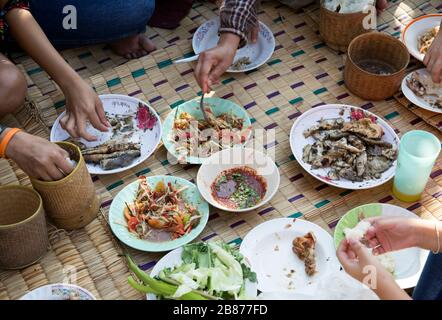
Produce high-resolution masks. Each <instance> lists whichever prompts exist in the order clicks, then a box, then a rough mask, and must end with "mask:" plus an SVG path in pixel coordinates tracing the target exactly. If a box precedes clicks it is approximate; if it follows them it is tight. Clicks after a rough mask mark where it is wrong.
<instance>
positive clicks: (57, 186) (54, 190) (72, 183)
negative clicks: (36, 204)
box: [31, 142, 100, 230]
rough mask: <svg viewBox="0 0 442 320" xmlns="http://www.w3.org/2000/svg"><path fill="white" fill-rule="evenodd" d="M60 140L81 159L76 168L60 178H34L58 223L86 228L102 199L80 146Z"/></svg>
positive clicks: (51, 216)
mask: <svg viewBox="0 0 442 320" xmlns="http://www.w3.org/2000/svg"><path fill="white" fill-rule="evenodd" d="M57 144H58V145H59V146H60V147H62V148H63V149H65V150H66V151H68V152H69V154H70V157H71V159H72V160H75V161H76V162H77V166H76V167H75V169H74V170H73V171H72V172H71V173H70V174H69V175H68V176H66V177H64V178H63V179H61V180H58V181H49V182H48V181H41V180H35V179H31V182H32V185H33V186H34V188H35V189H36V190H37V191H38V192H39V193H40V195H41V197H42V198H43V203H44V207H45V210H46V213H47V214H48V216H49V218H50V219H51V220H52V221H53V223H54V224H55V226H57V227H58V228H61V229H66V230H73V229H78V228H82V227H84V226H85V225H87V224H88V223H89V222H91V221H92V220H93V219H94V218H95V217H96V216H97V214H98V211H99V208H100V199H99V197H98V196H97V194H96V192H95V186H94V184H93V182H92V179H91V176H90V175H89V172H88V171H87V167H86V163H85V161H84V159H83V156H82V155H81V152H80V149H78V147H77V146H75V145H74V144H72V143H68V142H57Z"/></svg>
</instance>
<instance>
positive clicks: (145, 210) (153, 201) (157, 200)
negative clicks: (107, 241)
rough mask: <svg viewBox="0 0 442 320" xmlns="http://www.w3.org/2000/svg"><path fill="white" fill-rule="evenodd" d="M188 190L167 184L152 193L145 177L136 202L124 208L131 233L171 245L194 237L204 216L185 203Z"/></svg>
mask: <svg viewBox="0 0 442 320" xmlns="http://www.w3.org/2000/svg"><path fill="white" fill-rule="evenodd" d="M186 189H187V186H184V187H182V186H179V185H174V184H172V183H170V182H168V183H167V184H166V183H164V181H159V182H158V183H157V184H156V185H155V186H154V188H153V189H152V188H151V187H150V186H149V184H148V183H147V180H146V177H141V178H140V181H139V185H138V190H137V193H136V197H135V200H134V201H133V202H132V203H127V202H126V206H125V208H124V217H125V219H126V223H127V228H128V230H129V232H131V233H133V234H135V235H137V237H139V238H140V239H143V240H149V241H169V240H174V239H177V238H180V237H182V236H184V235H186V234H188V233H190V232H191V231H192V229H193V228H194V227H196V226H197V225H198V223H199V220H200V217H201V216H200V214H199V213H198V211H197V209H196V208H195V207H193V206H192V205H191V204H189V203H187V202H186V201H185V200H184V199H183V197H182V194H183V191H184V190H186Z"/></svg>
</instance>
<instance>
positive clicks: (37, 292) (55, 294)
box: [20, 283, 96, 300]
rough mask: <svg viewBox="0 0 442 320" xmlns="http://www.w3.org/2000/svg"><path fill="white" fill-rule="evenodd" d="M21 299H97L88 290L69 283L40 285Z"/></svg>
mask: <svg viewBox="0 0 442 320" xmlns="http://www.w3.org/2000/svg"><path fill="white" fill-rule="evenodd" d="M20 300H96V299H95V297H94V295H93V294H92V293H90V292H89V291H88V290H86V289H84V288H82V287H79V286H76V285H73V284H67V283H53V284H47V285H44V286H41V287H38V288H36V289H34V290H32V291H30V292H28V293H27V294H25V295H24V296H23V297H21V298H20Z"/></svg>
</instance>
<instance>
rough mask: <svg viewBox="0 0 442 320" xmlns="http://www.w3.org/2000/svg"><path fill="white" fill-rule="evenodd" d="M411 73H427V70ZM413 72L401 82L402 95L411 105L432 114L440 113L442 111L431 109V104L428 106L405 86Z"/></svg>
mask: <svg viewBox="0 0 442 320" xmlns="http://www.w3.org/2000/svg"><path fill="white" fill-rule="evenodd" d="M413 72H419V73H428V71H427V69H425V68H422V69H419V70H415V71H413ZM413 72H410V73H409V74H408V75H407V76H406V77H405V78H404V80H402V87H401V89H402V93H403V94H404V96H405V97H406V98H407V99H408V100H409V101H410V102H412V103H413V104H415V105H416V106H418V107H421V108H422V109H425V110H428V111H432V112H436V113H442V109H440V108H436V107H433V106H432V105H431V104H429V103H428V102H427V101H425V100H424V99H422V98H421V97H418V96H417V95H415V94H414V92H413V91H411V89H410V88H409V87H408V85H407V80H408V79H410V78H411V74H412V73H413Z"/></svg>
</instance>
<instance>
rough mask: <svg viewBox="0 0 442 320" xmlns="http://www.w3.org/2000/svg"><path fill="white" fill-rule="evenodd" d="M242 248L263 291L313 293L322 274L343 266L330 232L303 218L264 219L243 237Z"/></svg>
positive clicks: (324, 274)
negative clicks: (337, 255) (340, 263)
mask: <svg viewBox="0 0 442 320" xmlns="http://www.w3.org/2000/svg"><path fill="white" fill-rule="evenodd" d="M240 252H241V253H242V254H243V255H244V257H245V258H246V259H247V261H248V262H249V263H250V266H251V268H252V270H253V271H255V272H256V274H257V277H258V289H259V290H260V291H262V292H287V293H288V292H290V293H299V294H305V295H311V294H313V293H314V292H315V290H316V286H317V285H318V283H319V281H320V280H321V279H322V278H323V277H327V276H328V275H329V274H331V273H332V272H336V271H339V269H340V265H339V262H338V260H337V258H336V252H335V248H334V245H333V238H332V237H331V235H330V234H329V233H328V232H327V231H325V230H324V229H322V228H321V227H320V226H318V225H317V224H314V223H312V222H309V221H306V220H303V219H294V218H279V219H272V220H269V221H266V222H264V223H261V224H260V225H258V226H257V227H255V228H253V229H252V230H251V231H250V232H249V233H247V235H246V236H245V237H244V239H243V241H242V243H241V247H240Z"/></svg>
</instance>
